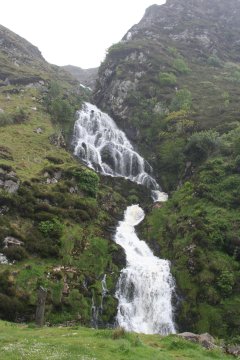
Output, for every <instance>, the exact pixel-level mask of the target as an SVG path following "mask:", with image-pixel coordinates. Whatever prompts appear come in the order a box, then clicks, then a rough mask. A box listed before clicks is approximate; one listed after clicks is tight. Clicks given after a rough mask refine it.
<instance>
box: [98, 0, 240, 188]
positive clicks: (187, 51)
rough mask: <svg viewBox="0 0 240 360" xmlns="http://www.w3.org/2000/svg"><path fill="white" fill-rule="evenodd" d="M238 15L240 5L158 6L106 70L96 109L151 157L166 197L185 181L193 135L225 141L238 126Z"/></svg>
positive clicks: (113, 50) (113, 53)
mask: <svg viewBox="0 0 240 360" xmlns="http://www.w3.org/2000/svg"><path fill="white" fill-rule="evenodd" d="M239 7H240V5H239V1H238V0H232V1H230V2H229V1H225V0H221V1H207V0H205V1H204V0H203V1H197V0H196V1H190V0H189V1H180V0H172V1H167V3H166V4H165V5H153V6H152V7H150V8H149V9H147V11H146V14H145V16H144V17H143V19H142V20H141V21H140V23H139V24H138V25H135V26H134V27H133V28H132V29H130V30H129V32H128V33H127V34H126V35H125V36H124V38H123V40H122V41H121V42H120V43H118V44H116V45H113V46H112V47H110V48H109V51H108V56H107V58H106V60H105V62H104V63H103V64H102V66H101V67H100V70H99V79H98V83H97V87H96V91H95V95H94V99H95V101H96V103H97V104H98V105H99V106H100V107H101V108H102V109H103V110H107V111H109V112H110V113H111V114H112V115H113V117H114V118H115V119H116V120H117V121H118V123H119V124H120V126H121V127H122V128H124V129H125V130H126V132H127V134H128V136H129V137H130V138H131V139H132V140H133V141H134V142H135V143H136V144H137V145H138V146H139V147H140V148H141V150H142V151H143V152H144V153H145V154H146V155H147V157H148V159H149V160H150V161H151V162H152V164H153V165H154V168H155V169H157V173H158V175H159V177H160V180H161V183H162V185H163V187H164V188H165V189H166V190H171V189H173V188H175V187H176V185H177V184H178V183H179V181H180V180H181V179H182V178H183V176H184V173H185V166H186V163H187V161H188V157H187V156H185V154H184V150H185V145H186V139H187V138H188V137H189V135H190V134H191V133H193V132H195V131H199V130H203V129H210V128H216V129H217V131H219V132H221V133H222V132H224V131H225V130H228V129H229V128H231V127H232V126H234V124H232V123H233V122H234V121H236V120H238V119H239V108H238V99H239V95H240V93H239V81H240V80H239V79H240V68H239V42H238V39H239V32H240V30H239V25H238V24H239V23H238V16H239V13H240V8H239ZM152 150H153V151H152ZM163 153H165V154H166V156H163ZM173 158H174V164H173V161H172V160H173ZM169 160H170V161H169Z"/></svg>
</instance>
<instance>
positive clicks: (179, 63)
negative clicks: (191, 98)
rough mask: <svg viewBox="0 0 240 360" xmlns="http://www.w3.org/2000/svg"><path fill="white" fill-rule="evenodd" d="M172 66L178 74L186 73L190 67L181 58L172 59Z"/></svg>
mask: <svg viewBox="0 0 240 360" xmlns="http://www.w3.org/2000/svg"><path fill="white" fill-rule="evenodd" d="M173 67H174V68H175V69H176V70H177V71H178V72H179V73H180V74H188V73H189V72H190V69H189V67H188V65H187V63H186V62H185V60H184V59H182V58H177V59H175V60H174V61H173Z"/></svg>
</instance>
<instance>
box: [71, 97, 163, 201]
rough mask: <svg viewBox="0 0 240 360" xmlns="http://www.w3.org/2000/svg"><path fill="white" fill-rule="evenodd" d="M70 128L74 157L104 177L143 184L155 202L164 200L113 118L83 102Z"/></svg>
mask: <svg viewBox="0 0 240 360" xmlns="http://www.w3.org/2000/svg"><path fill="white" fill-rule="evenodd" d="M77 115H78V119H77V121H76V123H75V126H74V141H73V143H74V146H75V150H74V154H75V155H76V156H78V157H80V158H81V159H82V160H83V161H85V162H86V164H87V165H88V166H89V167H91V168H93V169H95V170H96V171H99V172H101V173H103V174H104V175H112V176H120V177H125V178H127V179H130V180H131V181H133V182H136V183H138V184H142V185H145V186H146V187H148V188H149V189H151V190H152V191H153V192H152V193H153V198H154V200H155V201H165V200H166V199H167V194H164V193H162V192H160V191H159V190H160V186H159V185H158V183H157V182H156V180H155V179H154V178H153V177H152V176H151V175H150V174H149V173H151V172H152V168H151V166H150V165H149V164H148V163H147V162H146V161H145V160H144V159H143V158H142V157H141V156H140V155H139V154H138V153H137V152H136V151H135V150H134V149H133V146H132V144H131V143H130V142H129V140H128V139H127V137H126V135H125V134H124V132H123V131H121V130H120V129H118V127H117V125H116V124H115V122H114V121H113V119H112V118H111V117H110V116H109V115H107V114H105V113H103V112H102V111H100V110H99V109H98V108H97V107H96V106H95V105H92V104H89V103H85V104H84V106H83V109H82V110H80V111H78V113H77Z"/></svg>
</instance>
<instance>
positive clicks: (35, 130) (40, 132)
mask: <svg viewBox="0 0 240 360" xmlns="http://www.w3.org/2000/svg"><path fill="white" fill-rule="evenodd" d="M33 131H34V132H35V133H37V134H42V133H43V129H41V128H40V127H38V128H36V129H34V130H33Z"/></svg>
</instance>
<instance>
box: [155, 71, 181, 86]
mask: <svg viewBox="0 0 240 360" xmlns="http://www.w3.org/2000/svg"><path fill="white" fill-rule="evenodd" d="M159 83H160V85H162V86H173V85H176V84H177V78H176V76H175V75H174V74H172V73H160V74H159Z"/></svg>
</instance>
